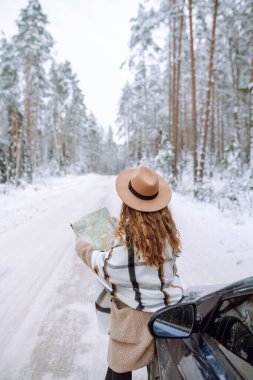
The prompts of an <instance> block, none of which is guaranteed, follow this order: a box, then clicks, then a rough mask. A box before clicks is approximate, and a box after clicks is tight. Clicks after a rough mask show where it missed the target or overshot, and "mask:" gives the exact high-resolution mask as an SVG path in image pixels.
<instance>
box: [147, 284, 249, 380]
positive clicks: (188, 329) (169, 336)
mask: <svg viewBox="0 0 253 380" xmlns="http://www.w3.org/2000/svg"><path fill="white" fill-rule="evenodd" d="M193 290H194V291H192V290H190V291H189V292H188V293H189V294H188V296H186V297H184V299H183V300H182V301H181V302H180V303H178V304H175V305H172V306H166V307H164V308H163V309H160V310H159V311H157V312H156V313H154V314H153V315H152V317H151V318H150V321H149V323H148V328H149V331H150V332H151V334H152V335H153V336H154V337H155V342H156V351H157V358H156V361H157V365H156V368H155V367H153V369H152V368H151V367H149V369H148V370H149V379H159V380H165V379H166V380H209V379H210V380H217V379H219V380H252V379H253V277H249V278H246V279H243V280H241V281H238V282H236V283H233V284H231V285H228V286H225V287H224V286H223V287H220V286H218V287H217V288H216V289H215V290H213V291H211V292H210V289H209V292H207V291H206V290H207V289H206V288H205V287H202V289H201V288H197V289H193ZM154 368H155V369H154Z"/></svg>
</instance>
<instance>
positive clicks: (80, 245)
mask: <svg viewBox="0 0 253 380" xmlns="http://www.w3.org/2000/svg"><path fill="white" fill-rule="evenodd" d="M94 249H95V248H94V247H93V246H92V245H91V244H90V243H89V242H88V241H87V240H85V239H84V238H80V237H77V238H76V246H75V250H76V253H77V254H78V256H79V257H80V258H81V259H82V260H83V261H84V263H85V264H87V265H88V266H90V255H91V253H92V251H93V250H94Z"/></svg>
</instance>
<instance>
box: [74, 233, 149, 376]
mask: <svg viewBox="0 0 253 380" xmlns="http://www.w3.org/2000/svg"><path fill="white" fill-rule="evenodd" d="M76 251H77V254H78V255H79V257H80V258H81V259H82V260H83V261H84V263H85V264H86V265H88V266H89V267H90V266H91V265H90V258H91V255H92V251H93V248H92V246H91V245H90V244H88V243H86V242H85V241H84V240H81V239H78V240H77V244H76ZM111 313H112V315H111V327H110V337H109V347H108V365H109V367H110V368H111V369H112V370H113V371H115V372H119V373H122V372H128V371H133V370H136V369H138V368H142V367H145V366H146V365H148V364H149V363H150V362H152V361H153V360H154V355H155V344H154V338H153V337H152V336H151V335H150V333H149V331H148V327H147V323H148V320H149V318H150V316H151V313H147V312H143V311H138V310H135V309H132V308H131V307H129V306H127V305H125V304H124V303H122V302H121V301H119V300H118V299H116V298H115V297H114V298H113V299H112V311H111Z"/></svg>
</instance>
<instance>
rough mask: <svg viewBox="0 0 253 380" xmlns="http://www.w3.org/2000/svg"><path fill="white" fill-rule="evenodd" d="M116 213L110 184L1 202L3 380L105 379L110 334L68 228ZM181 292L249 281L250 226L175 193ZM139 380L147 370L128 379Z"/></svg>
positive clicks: (60, 186)
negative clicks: (102, 329)
mask: <svg viewBox="0 0 253 380" xmlns="http://www.w3.org/2000/svg"><path fill="white" fill-rule="evenodd" d="M102 206H107V207H108V208H109V210H110V212H111V214H112V215H117V214H118V213H119V209H120V201H119V199H118V197H117V195H116V192H115V189H114V178H113V177H109V176H99V175H95V174H90V175H87V176H81V177H75V176H68V177H65V178H58V179H51V180H50V181H49V182H48V183H47V185H36V186H35V185H33V186H32V185H31V186H29V187H28V188H27V189H26V190H20V189H19V190H15V191H11V192H10V193H8V194H7V195H1V196H0V296H1V298H0V299H1V308H0V352H1V357H0V378H1V380H16V379H18V380H21V379H22V380H23V379H25V380H63V379H64V380H65V379H66V380H81V379H84V380H85V379H88V380H103V379H104V375H105V371H106V368H107V364H106V351H107V340H108V338H107V336H104V335H100V334H99V332H98V329H97V325H96V317H95V311H94V291H95V289H94V281H93V280H94V279H93V275H92V273H91V271H90V270H89V269H88V268H86V267H85V266H84V265H83V263H82V262H81V261H80V259H79V258H78V257H77V256H76V254H75V252H74V235H73V232H72V231H71V229H70V227H69V223H70V222H73V221H75V220H77V219H78V218H80V217H81V216H82V215H84V214H86V213H89V212H91V211H93V210H95V209H97V208H99V207H102ZM171 208H172V211H173V215H174V217H175V220H176V223H177V226H178V229H179V231H180V233H181V236H182V241H183V252H182V255H181V257H180V258H179V259H178V268H179V272H180V274H181V278H182V279H183V282H184V284H185V286H190V285H198V284H205V285H206V284H215V283H228V282H232V281H236V280H238V279H240V278H243V277H247V276H250V275H252V267H253V266H252V264H253V258H252V252H253V236H252V231H253V219H250V218H248V219H245V220H244V221H241V222H240V223H238V222H237V221H236V220H234V219H233V218H232V217H228V216H224V215H222V214H221V213H220V211H218V210H217V209H216V208H215V207H214V206H211V205H207V204H203V203H199V202H197V201H193V200H190V199H189V198H185V197H183V196H181V195H179V194H174V196H173V200H172V204H171ZM133 378H134V379H136V380H137V379H138V380H141V379H143V380H144V379H146V378H147V376H146V370H145V369H142V370H140V371H136V372H135V373H134V377H133Z"/></svg>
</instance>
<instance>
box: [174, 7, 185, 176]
mask: <svg viewBox="0 0 253 380" xmlns="http://www.w3.org/2000/svg"><path fill="white" fill-rule="evenodd" d="M181 11H182V14H181V16H180V26H179V41H178V57H177V78H176V86H175V87H176V94H175V121H174V122H175V125H174V128H175V140H174V144H175V148H174V149H175V150H174V169H173V172H174V175H175V177H177V176H178V169H177V164H178V154H179V146H182V144H180V145H179V141H180V140H179V138H178V137H179V123H178V121H179V92H180V91H179V89H180V69H181V46H182V31H183V9H182V10H181Z"/></svg>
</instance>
